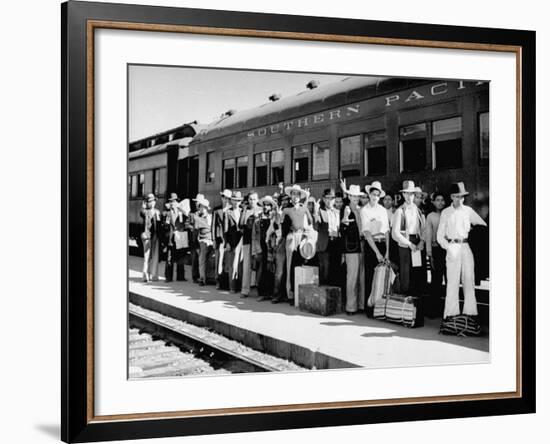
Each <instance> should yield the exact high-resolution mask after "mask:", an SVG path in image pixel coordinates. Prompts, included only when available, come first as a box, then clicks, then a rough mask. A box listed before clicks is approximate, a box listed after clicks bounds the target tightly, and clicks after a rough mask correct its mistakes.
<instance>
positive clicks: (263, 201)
mask: <svg viewBox="0 0 550 444" xmlns="http://www.w3.org/2000/svg"><path fill="white" fill-rule="evenodd" d="M266 203H267V204H269V205H271V206H272V207H275V206H277V204H276V203H275V201H274V200H273V198H272V197H271V196H264V197H262V198H261V199H260V202H259V204H260V205H265V204H266Z"/></svg>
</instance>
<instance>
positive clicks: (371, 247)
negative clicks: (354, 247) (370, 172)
mask: <svg viewBox="0 0 550 444" xmlns="http://www.w3.org/2000/svg"><path fill="white" fill-rule="evenodd" d="M365 191H366V192H367V194H368V195H369V202H368V203H367V204H366V205H365V206H363V207H362V208H361V231H362V233H363V236H364V238H365V242H364V246H363V251H364V263H365V291H366V292H367V294H370V291H371V287H372V279H373V277H374V269H375V267H376V266H377V265H378V264H379V263H380V262H383V261H387V260H388V259H389V254H390V249H389V247H390V222H389V220H388V212H387V211H386V209H385V208H384V207H383V206H382V205H380V203H379V202H380V199H381V198H383V197H384V196H385V195H386V193H385V192H384V190H383V189H382V184H381V183H380V182H378V181H374V182H373V183H372V184H371V185H367V186H366V187H365ZM365 296H366V295H365Z"/></svg>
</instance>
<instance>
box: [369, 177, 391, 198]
mask: <svg viewBox="0 0 550 444" xmlns="http://www.w3.org/2000/svg"><path fill="white" fill-rule="evenodd" d="M372 190H378V191H380V198H382V197H384V196H385V195H386V192H385V191H384V190H383V189H382V184H381V183H380V182H378V181H377V180H375V181H374V182H373V183H371V184H370V185H365V191H366V192H367V194H370V192H371V191H372Z"/></svg>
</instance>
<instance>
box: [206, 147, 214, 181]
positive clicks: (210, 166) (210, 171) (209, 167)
mask: <svg viewBox="0 0 550 444" xmlns="http://www.w3.org/2000/svg"><path fill="white" fill-rule="evenodd" d="M215 158H216V152H215V151H207V152H206V158H205V161H206V165H205V166H206V168H205V177H204V181H205V182H206V183H213V182H214V181H215V180H216V167H215V165H214V159H215Z"/></svg>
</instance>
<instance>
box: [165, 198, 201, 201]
mask: <svg viewBox="0 0 550 444" xmlns="http://www.w3.org/2000/svg"><path fill="white" fill-rule="evenodd" d="M175 200H178V198H177V197H171V198H170V199H168V202H174V201H175ZM193 200H195V199H193Z"/></svg>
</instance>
